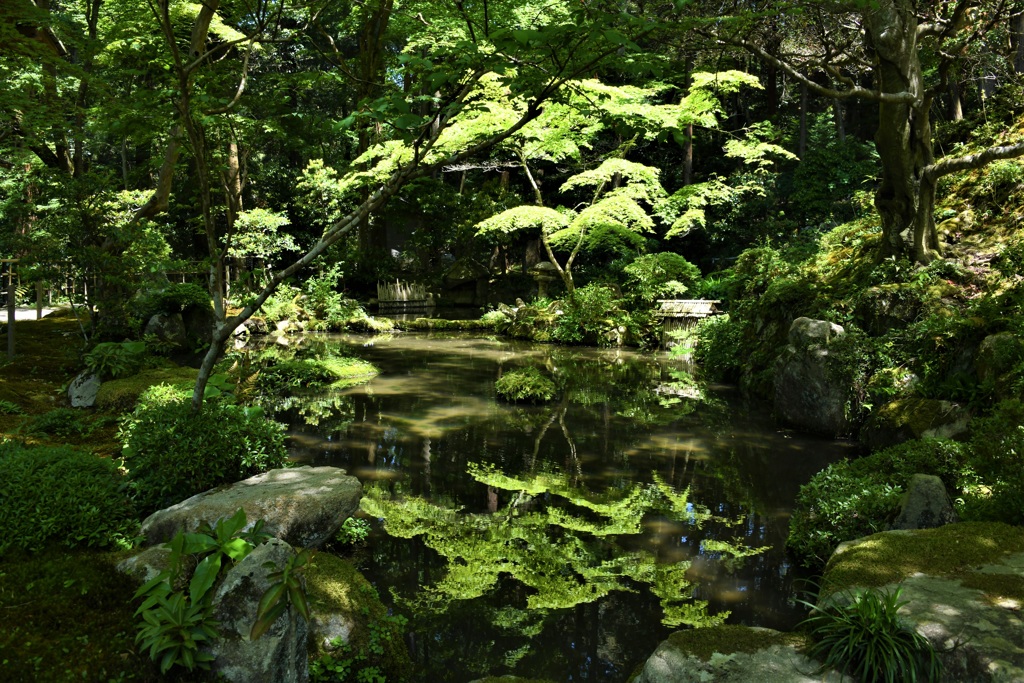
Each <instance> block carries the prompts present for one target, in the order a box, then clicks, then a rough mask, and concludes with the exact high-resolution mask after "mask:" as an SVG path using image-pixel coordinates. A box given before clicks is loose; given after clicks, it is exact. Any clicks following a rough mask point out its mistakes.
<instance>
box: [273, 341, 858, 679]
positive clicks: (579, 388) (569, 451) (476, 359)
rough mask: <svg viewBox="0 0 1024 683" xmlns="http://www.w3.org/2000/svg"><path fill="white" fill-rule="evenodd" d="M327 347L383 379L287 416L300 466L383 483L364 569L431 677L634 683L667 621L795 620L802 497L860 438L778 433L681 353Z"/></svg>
mask: <svg viewBox="0 0 1024 683" xmlns="http://www.w3.org/2000/svg"><path fill="white" fill-rule="evenodd" d="M315 344H319V345H321V349H320V350H321V351H326V350H329V351H331V352H335V353H342V354H345V355H354V356H359V357H362V358H365V359H367V360H369V361H371V362H373V363H374V364H376V365H377V366H378V367H379V368H380V369H381V370H382V373H381V375H379V376H378V377H376V378H374V379H373V380H372V381H371V382H370V383H368V384H366V385H362V386H357V387H351V388H348V389H344V390H341V391H335V392H332V393H330V394H329V395H320V396H317V397H316V398H315V401H316V402H319V403H318V407H316V408H315V409H310V408H308V407H306V408H303V407H302V405H300V404H301V402H299V403H296V404H295V405H293V406H291V407H290V408H289V409H287V410H285V411H284V412H283V413H282V414H283V416H284V419H286V421H289V422H290V423H291V435H292V451H293V453H294V455H295V457H296V458H297V459H300V460H302V461H306V462H310V463H315V464H335V465H338V466H341V467H345V468H347V469H349V471H351V472H353V473H354V474H355V475H356V476H359V477H360V478H361V479H363V481H364V483H365V484H367V490H368V494H369V495H368V496H367V509H368V510H369V512H370V513H372V515H373V516H374V517H376V518H379V519H381V520H383V524H384V527H385V528H386V530H387V531H386V532H385V531H383V530H379V531H378V533H377V534H376V535H375V538H374V541H373V543H372V546H371V553H370V555H371V556H370V557H369V558H368V559H367V566H366V567H365V569H366V571H367V575H368V576H369V577H370V578H371V580H372V581H374V583H376V585H377V586H378V588H379V589H381V593H382V594H383V595H385V597H386V598H388V599H390V600H391V601H393V602H394V604H395V605H396V607H397V609H399V611H402V612H403V613H405V614H407V616H410V617H411V626H410V628H411V630H412V634H413V635H412V638H411V641H410V646H411V648H412V652H413V656H414V660H415V661H416V663H417V665H418V666H417V670H418V671H419V675H420V680H423V681H453V682H454V681H458V682H464V681H467V680H471V679H472V678H474V677H478V676H480V675H482V674H484V673H493V674H495V675H498V674H501V673H507V672H514V673H516V674H518V675H523V676H533V677H546V678H550V679H553V680H566V681H582V680H586V681H624V680H625V679H626V678H627V677H628V675H629V673H630V672H631V670H632V669H633V668H634V667H635V666H636V664H638V663H639V662H640V661H641V660H642V659H643V658H644V657H645V656H647V655H648V654H650V652H651V651H652V650H653V648H654V646H655V645H656V644H657V642H658V641H659V640H660V639H661V638H663V637H664V636H665V635H666V634H667V633H668V632H670V630H671V628H669V626H667V625H666V623H668V624H672V625H678V624H691V625H696V624H702V623H713V622H715V621H720V620H722V619H725V618H728V619H729V622H730V623H745V624H751V625H763V626H770V627H787V626H789V625H791V624H792V623H793V621H794V619H796V618H798V611H797V609H796V608H795V605H794V603H793V587H792V582H793V578H794V577H793V568H792V567H791V565H790V563H789V561H788V559H787V558H786V556H785V553H784V551H783V549H782V544H783V542H784V540H785V535H786V521H787V516H788V512H789V508H790V506H791V505H792V501H793V498H794V496H795V494H796V490H797V487H798V486H799V484H801V483H803V482H805V481H806V480H807V479H809V478H810V476H811V475H812V474H813V473H814V472H816V471H817V470H819V469H821V468H822V467H824V466H825V465H826V464H827V463H828V462H831V461H832V460H834V459H836V458H837V457H840V456H841V455H842V454H843V453H844V452H845V451H846V450H847V449H849V448H850V446H849V445H848V444H843V443H837V442H832V441H828V440H819V439H811V438H798V437H795V436H793V435H791V434H787V433H785V432H781V431H779V430H777V429H776V428H775V427H774V426H773V424H772V423H771V421H770V420H769V419H768V418H767V416H766V415H764V414H762V413H759V412H757V411H756V410H752V409H750V408H749V407H747V406H744V405H743V404H741V403H740V402H738V401H736V400H735V397H733V396H731V394H730V393H729V392H728V391H727V390H724V389H718V390H714V391H711V392H709V394H708V395H707V396H703V397H699V396H698V395H697V394H694V393H693V391H692V387H689V386H680V383H679V377H680V375H679V368H677V367H675V366H673V364H672V363H671V362H670V361H669V359H668V358H667V357H665V356H658V355H653V354H638V353H632V352H629V351H623V350H595V349H565V348H559V347H553V346H546V345H531V344H522V343H505V342H498V341H494V340H488V339H479V338H477V339H471V338H460V337H458V336H450V335H449V336H411V335H396V336H394V337H393V338H389V339H380V340H373V341H372V342H370V343H368V342H367V338H359V337H324V338H320V339H319V340H318V341H316V342H315ZM525 365H533V366H536V367H540V368H543V369H544V371H545V372H546V373H547V374H548V375H550V376H551V377H553V378H554V379H555V382H556V384H557V386H558V389H559V394H558V396H557V398H556V400H555V401H554V402H552V403H550V404H547V405H542V406H511V405H507V404H503V403H500V402H498V401H496V400H495V397H494V382H495V381H496V379H497V378H498V377H499V376H500V375H501V374H502V373H503V372H506V371H508V370H511V369H515V368H518V367H522V366H525ZM694 396H698V397H697V398H694ZM303 411H305V413H304V412H303ZM311 415H312V416H313V420H310V416H311ZM314 421H315V422H317V423H318V424H313V422H314ZM371 484H372V485H371Z"/></svg>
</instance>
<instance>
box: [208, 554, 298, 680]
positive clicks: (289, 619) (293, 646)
mask: <svg viewBox="0 0 1024 683" xmlns="http://www.w3.org/2000/svg"><path fill="white" fill-rule="evenodd" d="M293 554H294V551H293V550H292V548H291V546H289V545H288V544H287V543H285V542H284V541H280V540H278V539H272V540H270V541H268V542H266V543H264V544H263V545H260V546H257V547H256V548H255V549H254V550H253V551H252V552H251V553H249V555H248V556H247V557H246V558H245V559H243V560H242V561H241V562H239V563H238V564H237V565H235V566H234V567H232V568H231V569H230V570H229V571H228V573H227V575H226V576H225V577H224V581H223V583H221V585H220V586H219V587H218V588H217V589H216V593H215V594H214V597H213V605H214V609H213V615H214V618H215V619H216V620H217V621H218V622H219V623H220V626H219V627H218V631H219V633H220V637H219V638H216V639H214V640H213V641H212V642H211V644H210V646H209V651H210V653H211V654H213V656H214V657H215V659H214V662H213V667H212V668H213V671H214V672H215V673H217V674H218V675H219V676H221V677H222V678H223V679H225V680H227V681H230V682H231V683H263V682H265V681H273V682H274V683H305V681H308V680H309V664H308V659H307V653H306V647H307V642H306V641H307V635H308V627H307V624H306V621H305V620H304V619H303V618H302V617H301V616H300V615H299V614H298V613H297V612H296V611H295V609H294V608H289V610H288V611H287V612H285V613H284V614H282V615H281V616H280V617H278V619H277V621H275V622H274V623H273V625H272V626H271V627H270V629H269V630H268V631H267V632H266V633H264V634H263V635H262V636H261V637H260V638H258V639H257V640H250V639H249V633H250V631H251V630H252V625H253V623H255V621H256V609H257V607H258V605H259V601H260V598H261V597H262V596H263V593H264V592H266V590H267V589H268V588H269V587H270V585H271V582H270V580H269V578H268V576H269V574H271V573H272V572H275V571H277V570H279V569H280V568H282V567H284V565H285V563H286V562H287V561H288V559H289V558H290V557H291V556H292V555H293ZM265 563H268V564H269V565H270V566H267V567H265V566H264V564H265Z"/></svg>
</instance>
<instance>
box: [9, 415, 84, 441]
mask: <svg viewBox="0 0 1024 683" xmlns="http://www.w3.org/2000/svg"><path fill="white" fill-rule="evenodd" d="M24 428H25V430H26V431H28V432H29V433H42V434H49V435H50V436H55V437H58V438H62V439H70V438H72V437H80V436H85V435H87V434H89V433H90V432H91V431H92V424H90V422H89V420H88V419H86V417H85V414H84V413H82V411H80V410H75V409H74V408H54V409H53V410H51V411H49V412H46V413H43V414H42V415H37V416H36V417H33V418H32V419H30V420H29V421H28V422H27V423H26V424H25V427H24Z"/></svg>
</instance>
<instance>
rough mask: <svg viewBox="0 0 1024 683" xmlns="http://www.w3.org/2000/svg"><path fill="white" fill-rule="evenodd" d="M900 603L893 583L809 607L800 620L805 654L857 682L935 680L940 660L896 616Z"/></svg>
mask: <svg viewBox="0 0 1024 683" xmlns="http://www.w3.org/2000/svg"><path fill="white" fill-rule="evenodd" d="M805 604H807V603H805ZM905 604H907V601H905V600H904V601H902V602H901V601H900V589H899V588H897V589H896V590H894V591H892V592H887V593H879V592H876V591H873V590H867V591H864V592H861V593H856V594H854V595H852V596H851V600H850V602H849V603H848V604H838V603H834V602H830V604H828V605H827V606H825V607H823V608H817V607H814V608H813V611H812V612H811V616H809V617H808V618H807V619H806V620H804V622H803V624H802V625H803V626H806V627H808V628H809V629H810V632H811V637H812V638H813V639H814V644H813V645H811V648H810V652H809V654H810V655H811V657H813V658H815V659H817V660H818V661H820V662H821V663H822V667H823V668H826V669H838V670H839V671H842V672H843V673H845V674H848V675H849V676H851V677H853V678H854V679H855V680H858V681H861V682H862V683H875V681H889V682H892V683H895V681H917V680H920V681H937V680H939V675H940V673H941V671H942V666H941V663H940V662H939V659H938V657H937V656H936V654H935V649H934V648H933V647H932V644H931V642H930V641H929V640H928V639H927V638H926V637H924V636H922V635H921V634H919V633H918V632H917V631H915V630H913V629H912V628H909V627H907V626H905V625H904V624H903V623H902V622H901V621H900V617H899V614H898V612H899V609H900V607H902V606H903V605H905ZM812 607H813V606H812Z"/></svg>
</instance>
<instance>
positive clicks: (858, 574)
mask: <svg viewBox="0 0 1024 683" xmlns="http://www.w3.org/2000/svg"><path fill="white" fill-rule="evenodd" d="M1022 587H1024V528H1021V527H1013V526H1009V525H1007V524H994V523H977V522H974V523H968V522H963V523H959V524H949V525H946V526H942V527H939V528H936V529H924V530H915V531H885V532H882V533H878V534H874V535H872V536H867V537H865V538H862V539H858V540H856V541H849V542H847V543H843V544H842V545H840V546H839V548H837V549H836V552H835V553H834V554H833V555H832V558H831V559H830V560H829V563H828V566H827V567H826V569H825V574H824V576H823V577H822V593H821V598H820V600H822V601H826V600H827V601H831V602H834V603H840V604H841V603H842V602H843V601H846V600H849V599H850V598H849V596H850V595H852V594H853V592H854V591H858V590H863V589H868V588H870V589H874V590H876V591H880V592H892V591H895V590H897V589H899V590H900V591H901V593H900V601H901V602H904V601H905V602H906V604H905V605H903V606H902V607H901V608H900V611H899V615H900V617H901V619H902V621H903V622H904V623H905V624H908V625H909V626H910V627H912V628H914V629H915V630H916V631H917V632H918V633H920V634H922V635H924V636H925V637H926V638H928V639H929V640H930V641H931V642H932V644H933V645H934V646H935V648H936V651H937V652H938V655H939V659H940V660H941V661H942V664H943V674H942V677H941V679H940V681H948V682H950V683H953V682H956V683H971V682H974V681H978V682H982V681H983V682H985V683H988V682H989V681H994V682H995V681H998V682H1002V681H1006V682H1009V681H1024V617H1022V615H1021V604H1022V603H1024V589H1022Z"/></svg>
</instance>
